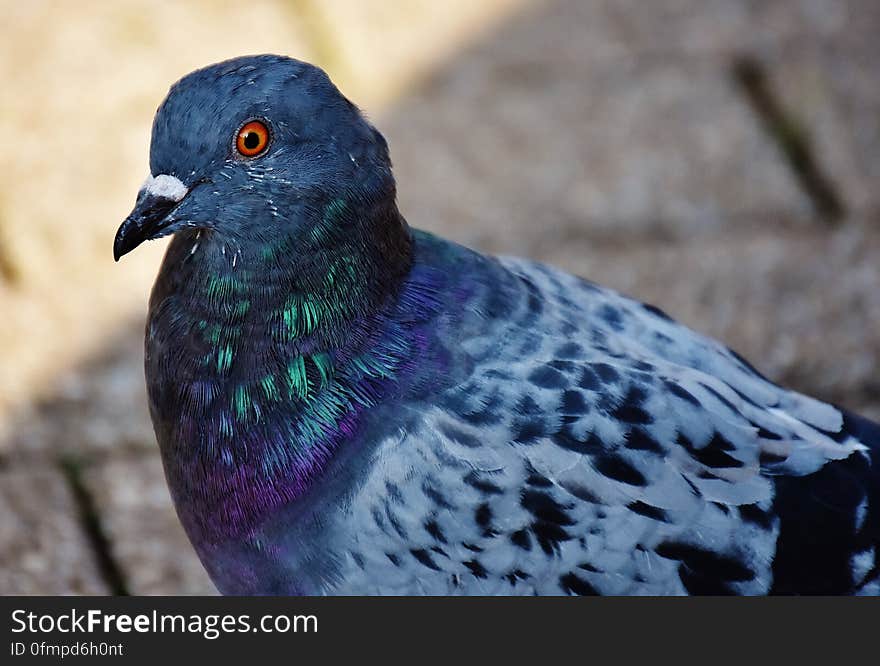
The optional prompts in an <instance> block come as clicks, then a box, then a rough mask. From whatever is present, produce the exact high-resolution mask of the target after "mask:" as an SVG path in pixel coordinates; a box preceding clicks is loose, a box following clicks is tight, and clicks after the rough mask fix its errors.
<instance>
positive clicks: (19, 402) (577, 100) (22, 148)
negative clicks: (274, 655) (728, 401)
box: [0, 0, 880, 594]
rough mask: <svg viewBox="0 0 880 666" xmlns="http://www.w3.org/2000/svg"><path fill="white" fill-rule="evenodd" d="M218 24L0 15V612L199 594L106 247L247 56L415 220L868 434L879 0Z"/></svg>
mask: <svg viewBox="0 0 880 666" xmlns="http://www.w3.org/2000/svg"><path fill="white" fill-rule="evenodd" d="M74 7H75V8H74ZM220 7H221V5H218V4H212V3H211V2H209V0H196V1H193V2H186V3H173V2H162V1H159V0H153V1H152V2H146V1H141V0H131V1H130V2H121V3H109V2H104V3H102V2H98V1H97V0H89V2H84V3H76V4H75V5H74V3H70V4H67V3H60V2H51V1H45V2H33V3H15V2H13V1H12V0H0V9H2V10H3V11H4V15H5V17H6V23H5V25H4V26H3V27H2V28H0V31H2V32H0V82H2V83H3V84H4V86H3V87H4V90H5V91H6V92H5V93H4V103H3V104H2V105H0V130H2V131H0V170H2V172H3V173H4V176H5V177H4V178H3V179H2V181H0V312H2V315H3V316H2V324H0V506H2V510H0V593H2V594H11V593H24V594H38V593H41V594H56V593H59V594H70V593H82V594H107V593H116V594H124V593H129V594H175V593H183V594H213V593H214V588H213V586H212V585H211V583H210V581H209V580H208V579H207V577H206V575H205V574H204V572H203V571H202V568H201V565H200V564H199V562H198V561H197V559H196V558H195V555H194V553H193V551H192V549H191V548H190V546H189V544H188V542H187V540H186V537H185V536H184V535H183V533H182V530H181V528H180V526H179V524H178V522H177V518H176V516H175V514H174V510H173V508H172V507H171V504H170V500H169V497H168V491H167V489H166V486H165V481H164V478H163V475H162V469H161V464H160V462H159V457H158V451H157V447H156V444H155V440H154V438H153V434H152V429H151V426H150V424H149V419H148V415H147V411H146V398H145V395H144V386H143V371H142V353H143V352H142V342H143V331H142V327H143V316H144V313H145V309H146V298H147V294H148V290H149V286H150V284H151V282H152V278H153V276H154V275H155V271H156V268H157V265H158V262H159V259H160V256H161V251H162V244H161V243H156V244H154V246H153V247H150V248H146V249H144V251H140V250H139V252H137V253H135V254H134V255H132V256H131V257H130V258H129V257H126V260H125V261H124V262H122V263H121V264H118V265H115V264H113V262H112V257H111V243H112V238H113V233H114V232H115V228H116V226H117V225H118V223H119V222H120V221H121V220H122V218H123V217H124V216H125V215H126V214H127V212H128V209H129V208H130V206H131V204H132V203H133V202H134V197H135V194H136V191H137V187H138V184H139V182H140V180H141V179H142V178H143V176H144V175H145V174H146V171H147V147H148V141H149V126H150V121H151V117H152V114H153V112H154V110H155V108H156V106H157V105H158V103H159V102H160V101H161V99H162V97H163V96H164V94H165V92H166V90H167V87H168V85H169V84H170V83H172V82H173V81H174V80H175V79H176V78H178V77H179V76H181V75H183V74H185V73H186V72H187V71H189V70H191V69H193V68H195V67H197V66H200V65H204V64H208V63H210V62H213V61H216V60H220V59H223V58H226V57H231V56H234V55H238V54H241V53H248V52H251V53H252V52H265V51H275V52H284V53H287V54H289V55H292V56H294V57H300V58H303V59H307V60H312V61H314V62H317V63H318V64H321V65H322V66H324V67H325V68H326V69H327V70H328V72H329V73H330V74H331V76H332V77H333V78H334V80H335V81H337V83H338V84H339V85H340V87H341V88H342V89H343V91H344V92H346V93H347V94H348V95H349V96H350V97H351V98H352V99H353V100H354V101H356V102H358V103H359V104H360V105H361V106H362V107H363V108H364V109H365V110H366V111H367V112H368V114H369V115H370V116H371V118H372V119H373V120H374V121H375V123H376V124H377V125H378V127H379V128H380V129H381V130H382V131H383V132H384V133H385V135H386V137H387V138H388V141H389V143H390V146H391V154H392V158H393V160H394V164H395V173H396V175H397V179H398V189H399V192H400V205H401V209H402V211H403V212H404V215H405V216H406V217H407V219H408V220H409V222H410V223H411V224H412V225H413V226H417V227H422V228H427V229H430V230H433V231H436V232H438V233H441V234H442V235H445V236H448V237H451V238H453V239H455V240H458V241H460V242H463V243H465V244H468V245H471V246H474V247H477V248H480V249H483V250H486V251H490V252H496V253H506V254H517V255H525V256H530V257H533V258H536V259H540V260H544V261H548V262H551V263H554V264H557V265H559V266H561V267H562V268H565V269H567V270H569V271H572V272H575V273H578V274H580V275H583V276H585V277H588V278H590V279H592V280H594V281H596V282H599V283H602V284H605V285H608V286H611V287H614V288H617V289H619V290H622V291H624V292H626V293H628V294H630V295H632V296H635V297H637V298H640V299H642V300H645V301H648V302H651V303H654V304H656V305H658V306H660V307H662V308H663V309H664V310H666V311H667V312H669V313H670V314H671V315H672V316H674V317H675V318H677V319H679V320H680V321H682V322H684V323H685V324H687V325H689V326H692V327H694V328H696V329H697V330H700V331H703V332H705V333H708V334H710V335H712V336H715V337H717V338H719V339H721V340H723V341H724V342H726V343H727V344H729V345H730V346H732V347H733V348H734V349H736V350H737V351H739V352H740V353H742V354H743V355H744V356H746V357H747V358H749V359H750V360H751V361H752V362H753V363H754V364H755V365H756V366H757V367H758V368H759V369H760V370H762V371H763V372H764V373H765V374H767V375H768V376H770V377H771V378H772V379H774V380H776V381H778V382H780V383H782V384H784V385H787V386H790V387H792V388H795V389H798V390H801V391H804V392H806V393H809V394H812V395H815V396H817V397H820V398H823V399H826V400H830V401H834V402H837V403H842V404H844V405H846V406H847V407H850V408H852V409H855V410H859V411H862V412H863V413H864V414H866V415H868V416H872V417H873V418H880V374H878V367H880V363H878V361H880V226H878V222H880V185H878V183H880V83H878V78H877V72H878V71H880V69H878V68H880V40H878V39H877V34H878V32H880V3H878V2H876V1H875V0H863V1H859V0H657V1H656V2H653V1H652V2H644V0H543V1H542V0H531V1H530V0H487V1H485V2H481V3H474V2H464V1H463V0H452V1H450V2H447V3H436V2H428V1H426V0H405V1H402V2H394V3H390V2H379V1H378V0H363V1H361V2H355V1H354V0H327V1H324V2H318V1H317V0H315V1H312V2H306V1H304V0H300V1H290V2H280V1H279V2H274V1H269V0H265V1H264V0H253V1H251V2H248V3H226V4H224V5H222V10H221V9H220ZM12 90H15V91H17V94H15V95H10V91H12Z"/></svg>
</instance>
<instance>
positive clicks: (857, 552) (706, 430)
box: [221, 234, 880, 595]
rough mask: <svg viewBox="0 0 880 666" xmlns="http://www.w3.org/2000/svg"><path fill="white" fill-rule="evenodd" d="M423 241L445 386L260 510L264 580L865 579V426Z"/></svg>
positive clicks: (670, 589)
mask: <svg viewBox="0 0 880 666" xmlns="http://www.w3.org/2000/svg"><path fill="white" fill-rule="evenodd" d="M417 238H418V241H417V246H416V260H417V262H422V263H432V262H433V263H435V264H436V265H435V266H434V268H436V269H437V270H442V269H443V263H444V262H448V261H449V257H450V256H455V257H456V259H455V261H454V265H455V269H456V271H458V273H459V277H458V278H457V280H458V282H457V283H456V284H455V285H449V289H450V291H456V290H459V293H461V291H462V290H463V291H464V292H466V297H465V300H464V301H461V302H459V303H458V306H457V307H458V311H455V312H453V311H452V309H453V306H452V305H450V302H449V301H447V305H446V307H447V308H448V309H447V311H446V312H443V313H441V315H440V316H438V319H437V328H438V331H439V332H438V335H439V336H440V337H441V338H443V339H445V340H446V342H447V343H448V348H449V350H450V351H449V353H450V354H454V355H455V356H456V357H457V362H456V363H455V364H454V366H455V368H456V371H455V372H456V373H458V374H457V375H456V379H455V381H454V382H452V383H451V385H444V382H443V381H439V380H438V381H436V382H435V383H431V382H428V383H427V387H426V386H424V385H423V386H421V388H420V389H419V391H415V392H413V393H412V394H410V395H407V396H398V397H396V398H395V399H393V400H389V401H388V402H387V403H386V404H382V405H379V406H377V407H376V408H375V409H374V410H373V414H372V417H371V420H370V425H369V427H368V428H367V430H366V431H365V432H364V433H363V434H362V436H361V438H360V439H359V440H358V441H356V442H351V443H350V446H349V448H348V450H347V451H345V452H341V453H340V455H339V456H338V458H337V459H336V460H335V461H334V463H333V464H332V465H331V467H330V469H329V470H328V471H327V473H326V474H325V475H324V477H323V478H322V480H321V481H320V483H319V484H317V485H316V487H315V488H314V489H313V491H312V492H311V493H310V495H309V496H308V497H307V498H306V499H305V500H304V501H299V502H297V503H294V504H292V505H291V506H290V507H288V508H287V509H286V510H285V511H283V512H281V513H279V514H278V515H277V516H276V517H275V518H274V519H273V520H272V521H270V522H269V523H267V525H266V526H265V529H264V531H263V532H262V533H261V535H260V539H261V540H262V541H263V542H265V543H271V544H274V545H275V548H276V553H277V555H272V554H269V555H265V556H264V557H265V559H264V560H263V561H262V562H261V564H259V565H257V568H258V569H259V568H260V567H262V571H263V573H264V574H267V575H265V576H264V577H263V581H262V583H261V585H263V587H261V588H260V591H263V592H291V591H295V592H300V593H308V594H320V593H343V594H595V593H600V594H651V595H654V594H688V593H691V594H731V593H733V594H766V593H783V594H803V593H818V594H849V593H863V594H876V593H877V592H878V590H880V582H878V568H877V563H876V559H875V556H876V549H877V544H878V540H880V517H878V510H880V500H878V492H880V479H878V472H877V470H878V466H880V460H878V458H880V453H878V451H880V449H878V447H880V428H878V426H877V425H875V424H872V423H869V422H867V421H865V420H863V419H860V418H858V417H855V416H853V415H850V414H847V413H846V412H843V411H841V410H838V409H836V408H834V407H831V406H829V405H826V404H824V403H821V402H818V401H816V400H813V399H811V398H808V397H805V396H803V395H800V394H797V393H794V392H791V391H787V390H784V389H781V388H779V387H777V386H775V385H774V384H772V383H771V382H769V381H768V380H767V379H765V378H763V377H762V376H761V375H760V374H758V373H757V372H756V371H755V370H754V369H753V368H751V366H749V365H748V364H747V363H746V362H745V361H744V360H743V359H741V358H740V357H738V356H737V355H736V354H735V353H733V352H731V351H730V350H728V349H726V348H725V347H723V346H722V345H720V344H718V343H716V342H714V341H712V340H709V339H707V338H705V337H702V336H700V335H698V334H696V333H694V332H692V331H690V330H688V329H686V328H684V327H682V326H680V325H678V324H676V323H675V322H673V321H671V320H670V319H669V318H668V317H666V316H665V315H664V314H663V313H662V312H660V311H658V310H657V309H655V308H653V307H650V306H645V305H642V304H640V303H637V302H635V301H632V300H630V299H627V298H625V297H623V296H620V295H619V294H617V293H614V292H612V291H609V290H605V289H602V288H600V287H597V286H595V285H594V284H592V283H589V282H586V281H584V280H581V279H579V278H576V277H573V276H570V275H567V274H565V273H562V272H559V271H557V270H554V269H552V268H549V267H546V266H543V265H540V264H536V263H532V262H528V261H524V260H516V259H502V260H500V261H496V260H494V259H487V258H484V257H481V256H480V255H477V254H475V253H471V252H469V251H467V250H464V249H462V248H458V247H457V246H453V245H451V244H445V243H443V242H442V241H438V240H436V239H433V238H430V237H428V236H426V235H420V234H419V235H417ZM462 257H466V259H462ZM446 268H451V266H447V267H446ZM240 557H242V553H240V552H239V553H233V554H232V555H231V558H232V560H236V558H240ZM221 559H223V558H221ZM270 572H272V573H270ZM267 581H268V583H266V582H267ZM238 585H240V583H239V582H232V583H231V587H230V589H229V591H253V590H249V589H240V588H238V587H237V586H238ZM221 587H222V583H221Z"/></svg>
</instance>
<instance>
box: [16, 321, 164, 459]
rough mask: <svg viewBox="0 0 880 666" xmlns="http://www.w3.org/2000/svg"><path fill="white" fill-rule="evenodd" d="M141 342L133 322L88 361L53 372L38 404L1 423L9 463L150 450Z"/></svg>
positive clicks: (151, 440)
mask: <svg viewBox="0 0 880 666" xmlns="http://www.w3.org/2000/svg"><path fill="white" fill-rule="evenodd" d="M143 340H144V328H143V323H142V322H141V321H140V320H136V321H135V322H134V323H132V324H129V325H126V326H123V327H122V328H121V329H120V330H118V331H115V332H114V336H113V337H111V338H108V339H107V340H105V341H104V343H103V345H102V348H101V350H100V351H98V350H96V355H95V357H94V358H92V359H90V360H86V361H84V362H82V363H80V364H78V365H77V366H75V367H73V368H70V369H66V370H64V371H62V372H60V373H58V375H57V376H56V378H55V380H54V381H53V386H52V388H51V390H49V391H48V392H47V393H46V394H45V395H44V396H43V397H42V399H40V400H38V401H36V402H35V403H33V404H31V405H28V406H25V407H22V408H20V409H19V410H18V411H17V412H16V413H15V414H14V415H13V417H12V418H11V419H10V420H9V422H7V424H6V430H7V433H6V436H2V437H0V453H5V454H6V455H7V456H9V457H11V458H13V459H15V458H20V457H33V455H34V454H37V455H43V456H46V457H52V456H55V455H57V454H60V453H65V454H74V455H77V456H82V455H86V456H87V457H94V456H96V455H98V456H106V455H116V454H119V453H122V452H126V451H132V450H146V451H155V449H156V438H155V435H154V433H153V427H152V424H151V422H150V417H149V410H148V407H147V394H146V385H145V381H144V370H143V363H144V350H143V347H144V342H143Z"/></svg>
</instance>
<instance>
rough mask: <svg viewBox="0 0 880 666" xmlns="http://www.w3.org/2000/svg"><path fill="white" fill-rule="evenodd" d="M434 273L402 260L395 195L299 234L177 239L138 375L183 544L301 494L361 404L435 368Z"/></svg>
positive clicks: (250, 521)
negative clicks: (366, 214) (355, 216)
mask: <svg viewBox="0 0 880 666" xmlns="http://www.w3.org/2000/svg"><path fill="white" fill-rule="evenodd" d="M331 213H333V214H337V215H338V211H335V212H334V211H331ZM326 214H327V213H326V211H325V215H326ZM348 222H350V220H349V221H348ZM441 279H442V276H441V275H440V273H439V272H438V271H436V270H433V269H425V268H420V267H418V266H415V267H414V266H413V241H412V236H411V234H410V232H409V229H408V228H407V226H406V223H405V222H404V221H403V219H402V218H401V217H400V215H399V214H398V213H397V210H396V207H393V206H392V207H391V208H388V209H386V210H385V211H384V212H383V213H382V214H381V215H378V216H376V217H375V218H374V219H372V220H370V221H369V224H365V223H364V221H363V220H360V224H357V225H352V224H345V225H344V226H343V227H340V226H333V225H324V226H319V227H318V228H316V229H314V230H313V231H312V232H311V233H310V234H309V237H308V238H307V239H305V240H303V239H302V238H296V239H294V238H286V237H283V236H271V237H266V238H265V239H262V240H261V242H260V243H259V244H257V246H254V245H253V244H248V245H245V244H244V243H237V242H236V241H235V239H231V240H230V239H222V238H219V237H216V236H214V237H212V236H211V235H210V234H207V233H204V232H203V233H202V234H201V235H200V234H198V233H190V234H186V235H180V234H179V235H178V236H177V237H176V238H175V239H174V241H173V242H172V245H171V247H170V248H169V251H168V255H167V256H166V259H165V262H164V264H163V268H162V271H161V272H160V276H159V279H158V281H157V283H156V287H155V288H154V292H153V296H152V300H151V312H150V322H149V325H148V331H147V357H146V371H147V383H148V387H149V391H150V402H151V409H152V415H153V421H154V425H155V428H156V432H157V437H158V439H159V444H160V447H161V449H162V453H163V458H164V460H165V465H166V472H167V474H168V478H169V482H170V486H171V490H172V493H173V494H174V495H175V497H176V499H178V506H179V507H184V508H183V509H182V510H181V518H182V520H183V522H184V524H185V526H186V527H187V529H188V531H189V532H190V535H191V537H193V539H194V541H196V540H198V541H202V542H212V541H217V540H222V539H223V538H227V537H229V536H232V535H241V534H243V533H248V532H250V531H252V530H253V529H255V527H256V526H257V525H259V524H260V522H261V521H262V520H263V519H264V518H265V516H266V515H268V514H269V513H270V512H271V511H272V510H273V509H274V508H276V507H278V506H280V505H283V504H286V503H288V502H290V501H292V500H294V499H297V498H298V497H300V496H302V495H303V494H305V493H306V492H307V491H308V490H309V489H310V487H311V485H312V483H313V482H314V480H315V479H316V477H317V475H318V474H319V473H320V472H321V471H322V470H323V468H324V467H325V466H326V464H327V463H328V462H329V460H331V459H332V457H333V455H334V453H335V452H336V450H337V449H338V448H339V447H340V446H343V445H345V444H350V443H354V444H357V440H358V437H359V435H360V433H361V432H362V431H363V428H364V427H365V426H364V424H365V418H366V416H367V414H368V412H369V411H370V410H371V409H372V408H373V407H375V406H376V405H378V404H380V403H382V402H384V401H387V400H389V399H391V398H392V396H394V395H400V394H401V393H402V392H404V391H406V390H407V387H411V386H413V384H414V383H415V382H417V381H418V375H420V374H424V373H426V372H428V373H430V372H432V371H434V370H436V368H437V363H439V361H437V359H433V358H432V353H433V352H432V351H431V349H430V347H431V345H430V343H429V339H430V337H431V335H432V331H431V328H432V319H433V318H434V317H435V314H436V312H437V311H438V309H439V306H438V300H437V299H438V294H439V293H440V292H441V290H442V286H441V285H440V280H441ZM435 361H437V362H436V363H435Z"/></svg>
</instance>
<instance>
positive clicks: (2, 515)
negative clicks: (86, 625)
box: [0, 466, 108, 595]
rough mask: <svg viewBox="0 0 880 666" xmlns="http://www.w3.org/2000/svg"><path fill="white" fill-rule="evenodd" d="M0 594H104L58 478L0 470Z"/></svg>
mask: <svg viewBox="0 0 880 666" xmlns="http://www.w3.org/2000/svg"><path fill="white" fill-rule="evenodd" d="M0 507H2V511H0V594H2V595H9V594H107V593H108V589H107V586H106V585H105V583H104V581H103V579H102V578H101V575H100V572H99V571H98V568H97V564H96V562H97V560H96V558H95V555H94V553H93V551H92V550H91V547H90V544H89V542H88V540H87V538H86V536H85V532H84V531H83V530H82V528H81V525H80V517H79V515H78V513H77V507H76V504H75V502H74V500H73V497H72V495H71V493H70V491H69V490H68V488H67V485H66V483H65V479H64V477H63V476H62V475H61V474H60V473H59V472H58V471H57V470H55V469H53V468H52V467H49V466H44V467H42V468H40V467H31V468H25V467H23V466H6V467H4V468H3V469H2V470H0Z"/></svg>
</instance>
